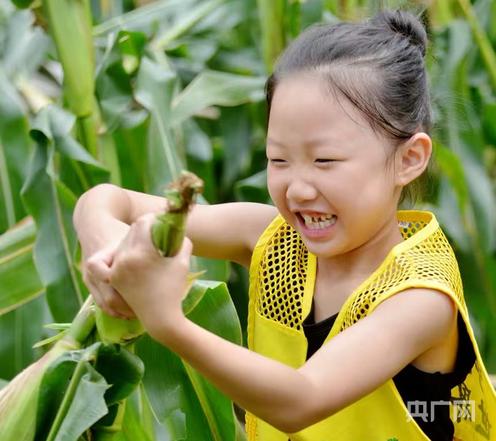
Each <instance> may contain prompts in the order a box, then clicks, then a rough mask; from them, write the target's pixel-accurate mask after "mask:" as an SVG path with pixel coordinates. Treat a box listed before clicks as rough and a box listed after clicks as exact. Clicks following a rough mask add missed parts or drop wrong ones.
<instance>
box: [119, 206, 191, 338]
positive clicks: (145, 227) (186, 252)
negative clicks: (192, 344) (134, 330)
mask: <svg viewBox="0 0 496 441" xmlns="http://www.w3.org/2000/svg"><path fill="white" fill-rule="evenodd" d="M155 217H156V215H155V214H147V215H144V216H141V217H140V218H139V219H138V220H137V221H136V222H135V223H133V224H132V225H131V228H130V230H129V232H128V234H127V236H126V237H125V238H124V240H123V241H122V242H121V244H120V245H119V247H118V248H117V249H116V251H115V254H114V255H113V259H112V264H111V265H112V266H111V268H110V270H111V271H110V284H111V286H112V287H113V288H114V289H116V290H117V291H118V292H119V293H120V294H121V295H122V297H123V299H124V301H125V302H127V304H129V306H130V307H131V309H132V310H133V311H134V312H135V313H136V315H137V316H138V318H139V319H140V320H141V322H142V323H143V326H144V327H145V328H146V330H147V331H148V332H149V333H150V334H151V335H152V336H153V335H154V334H155V333H156V332H158V331H163V330H164V328H163V326H164V324H165V325H166V324H168V323H173V322H174V319H175V318H178V317H181V316H182V315H183V313H182V303H181V302H182V300H183V298H184V296H185V295H186V286H187V280H186V277H187V275H188V269H189V260H190V257H191V251H192V244H191V241H190V240H189V239H188V238H185V239H184V241H183V245H182V247H181V250H180V251H179V253H178V254H177V255H176V256H175V257H167V258H166V257H162V256H161V255H160V254H159V252H158V251H157V250H156V249H155V247H154V246H153V243H152V240H151V227H152V224H153V222H155Z"/></svg>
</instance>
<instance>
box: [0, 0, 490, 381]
mask: <svg viewBox="0 0 496 441" xmlns="http://www.w3.org/2000/svg"><path fill="white" fill-rule="evenodd" d="M383 7H390V8H397V7H401V8H405V9H408V10H410V11H412V12H414V13H417V14H418V15H420V16H421V17H422V19H423V21H424V23H425V25H426V28H427V31H428V34H429V38H430V46H429V50H428V54H427V56H426V60H427V65H428V69H429V76H430V82H431V93H432V102H433V108H434V131H433V134H432V135H433V138H434V141H435V154H434V161H433V165H432V170H431V174H430V179H429V183H428V184H429V185H428V187H427V188H426V192H425V195H424V197H423V199H422V200H421V201H418V203H417V205H416V207H417V208H419V209H428V210H432V211H433V212H434V213H435V214H436V216H437V217H438V219H439V221H440V223H441V224H442V227H443V229H444V231H445V232H446V233H447V235H448V236H449V239H450V241H451V244H452V245H453V247H454V249H455V252H456V254H457V257H458V261H459V264H460V270H461V273H462V278H463V283H464V289H465V298H466V301H467V304H468V306H469V309H470V313H471V322H472V325H473V327H474V330H475V332H476V336H477V340H478V343H479V348H480V350H481V352H482V356H483V359H484V360H485V362H486V366H487V367H488V370H489V371H490V372H492V373H496V198H495V185H496V56H495V48H496V2H493V1H490V0H477V1H473V2H471V1H470V0H438V1H425V2H421V1H418V2H402V1H388V2H383V1H378V0H369V1H365V0H306V1H304V0H300V1H298V0H258V1H256V0H161V1H143V0H142V1H139V0H134V1H133V0H91V1H89V2H86V1H84V0H77V1H59V2H54V1H53V0H43V1H41V0H35V1H34V2H31V1H30V0H16V1H10V0H0V173H1V178H0V190H1V191H0V233H1V236H0V336H1V337H0V360H1V361H2V362H1V363H0V378H2V379H3V380H7V381H8V380H9V379H11V378H12V377H13V376H14V375H15V374H16V373H18V372H19V371H20V370H21V369H22V368H23V367H25V366H26V365H28V364H30V363H31V362H32V361H33V360H35V359H36V358H37V357H39V355H40V354H41V353H42V349H33V348H32V346H33V344H34V343H36V342H37V341H39V340H41V339H43V338H47V337H50V336H51V334H50V332H49V331H48V330H46V329H44V328H43V324H45V323H49V322H54V321H56V322H70V321H71V320H72V318H73V316H74V314H75V313H76V312H77V310H78V309H79V306H80V305H81V303H82V301H83V299H84V298H85V297H86V295H87V290H86V288H85V287H84V285H83V283H82V281H81V275H80V270H79V261H80V251H79V249H78V247H77V241H76V237H75V233H74V230H73V227H72V220H71V216H72V210H73V208H74V205H75V202H76V200H77V198H78V197H79V196H80V195H81V194H82V193H83V192H84V191H86V190H88V189H89V188H91V187H92V186H94V185H97V184H98V183H102V182H111V183H114V184H117V185H121V186H124V187H126V188H129V189H133V190H138V191H144V192H148V193H154V194H161V193H162V191H163V189H164V187H165V184H166V183H167V182H169V181H170V180H171V179H172V178H173V177H174V176H176V175H177V173H178V172H179V170H181V169H182V168H188V169H190V170H192V171H194V172H196V173H197V174H199V175H200V176H201V177H202V178H203V179H204V181H205V184H206V188H205V193H204V201H203V202H205V203H219V202H228V201H257V202H269V199H268V193H267V189H266V183H265V180H266V175H265V166H266V160H265V153H264V149H265V144H264V142H265V129H266V118H267V115H266V107H265V100H264V93H263V86H264V81H265V79H266V77H267V75H268V73H269V72H270V71H271V68H272V66H273V64H274V61H275V60H276V58H277V56H278V54H279V53H280V52H281V51H282V50H283V48H284V47H285V46H286V45H287V44H288V43H289V42H290V41H291V40H292V39H293V38H294V37H295V36H296V35H297V34H298V33H299V32H300V31H301V30H303V29H304V28H306V27H307V26H309V25H311V24H312V23H316V22H320V21H325V22H336V21H339V20H356V19H361V18H364V17H367V16H370V15H372V14H374V13H375V12H377V11H378V10H379V9H381V8H383ZM195 265H196V266H197V267H198V268H207V270H208V272H207V274H206V275H205V276H204V278H206V279H211V280H222V281H226V282H228V286H229V290H230V292H231V295H232V298H233V300H234V303H235V306H236V310H237V313H238V316H239V320H240V322H241V329H242V330H243V333H244V332H245V324H246V310H247V295H248V294H247V274H246V271H245V270H244V269H242V268H241V267H239V266H237V265H235V264H228V263H226V262H219V261H205V260H201V259H197V260H196V261H195Z"/></svg>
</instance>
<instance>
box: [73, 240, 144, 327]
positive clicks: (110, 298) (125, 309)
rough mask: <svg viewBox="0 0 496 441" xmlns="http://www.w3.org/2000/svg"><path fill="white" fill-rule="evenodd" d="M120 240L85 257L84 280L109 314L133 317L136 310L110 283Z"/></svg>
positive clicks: (98, 303) (119, 316)
mask: <svg viewBox="0 0 496 441" xmlns="http://www.w3.org/2000/svg"><path fill="white" fill-rule="evenodd" d="M118 244H119V241H117V242H116V243H114V244H111V245H108V246H107V247H105V248H102V249H101V250H99V251H97V252H96V253H94V254H93V255H91V256H90V257H89V258H88V259H83V280H84V283H85V284H86V286H87V287H88V289H89V290H90V293H91V295H92V296H93V299H94V300H95V303H96V304H97V305H98V306H99V307H100V308H101V309H102V310H103V311H105V312H106V313H107V314H109V315H111V316H113V317H118V318H123V319H131V318H134V317H135V314H134V312H133V311H132V309H131V308H130V307H129V305H128V304H127V303H126V302H125V300H124V299H123V298H122V296H121V295H120V294H119V293H118V292H117V291H116V290H115V289H114V288H113V287H112V286H111V285H110V272H111V270H110V267H111V265H112V259H113V256H114V254H115V251H116V249H117V247H118Z"/></svg>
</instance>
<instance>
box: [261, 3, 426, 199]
mask: <svg viewBox="0 0 496 441" xmlns="http://www.w3.org/2000/svg"><path fill="white" fill-rule="evenodd" d="M426 46H427V34H426V31H425V29H424V26H423V25H422V23H421V22H420V20H419V19H418V18H417V17H415V16H414V15H413V14H411V13H409V12H404V11H388V10H386V11H382V12H380V13H378V14H377V15H376V16H375V17H373V18H371V19H370V20H367V21H364V22H359V23H347V22H341V23H337V24H318V25H314V26H312V27H310V28H308V29H307V30H305V31H304V32H303V33H302V34H301V35H300V36H299V37H298V38H297V39H296V40H294V41H293V42H292V43H291V44H290V45H289V46H288V48H287V49H286V50H285V51H284V53H283V54H282V55H281V57H280V58H279V60H278V62H277V64H276V67H275V69H274V72H273V73H272V75H271V76H270V77H269V78H268V80H267V83H266V89H265V90H266V97H267V104H268V112H269V115H270V108H271V103H272V97H273V95H274V92H275V89H276V87H277V85H278V83H279V82H280V81H281V80H282V79H284V78H285V77H286V76H289V75H291V74H294V73H301V72H316V73H318V74H319V75H321V76H322V77H323V78H324V79H325V80H326V81H328V83H329V85H330V90H331V91H332V92H333V93H335V94H337V95H339V94H340V95H342V96H344V97H345V98H346V99H348V100H349V101H350V102H351V103H352V104H353V105H354V106H355V107H356V108H357V109H358V110H359V111H360V112H361V113H362V114H363V116H364V117H365V119H366V120H367V121H368V122H369V123H370V125H371V127H372V129H374V130H375V131H377V132H380V133H382V134H383V135H384V136H386V137H387V138H389V139H391V140H392V141H393V143H394V144H395V145H399V144H400V143H402V142H404V141H405V140H407V139H409V138H410V137H411V136H412V135H413V134H415V133H416V132H417V131H419V130H421V131H425V132H427V133H428V132H429V131H430V129H431V105H430V97H429V91H428V85H427V74H426V70H425V64H424V55H425V52H426ZM416 185H417V187H418V183H416V184H415V183H413V186H412V185H409V186H408V188H405V191H404V193H403V194H402V200H403V199H404V198H405V196H406V197H409V199H415V198H414V197H413V196H414V195H415V196H416V193H417V192H418V191H419V188H415V186H416ZM412 187H413V188H412ZM409 193H410V194H409Z"/></svg>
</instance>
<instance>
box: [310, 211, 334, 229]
mask: <svg viewBox="0 0 496 441" xmlns="http://www.w3.org/2000/svg"><path fill="white" fill-rule="evenodd" d="M302 216H303V219H304V220H305V225H306V226H307V227H308V228H310V229H312V230H317V229H319V228H327V227H330V226H331V225H334V224H335V223H336V216H335V215H334V214H328V215H327V216H318V217H315V216H309V215H307V214H302Z"/></svg>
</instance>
